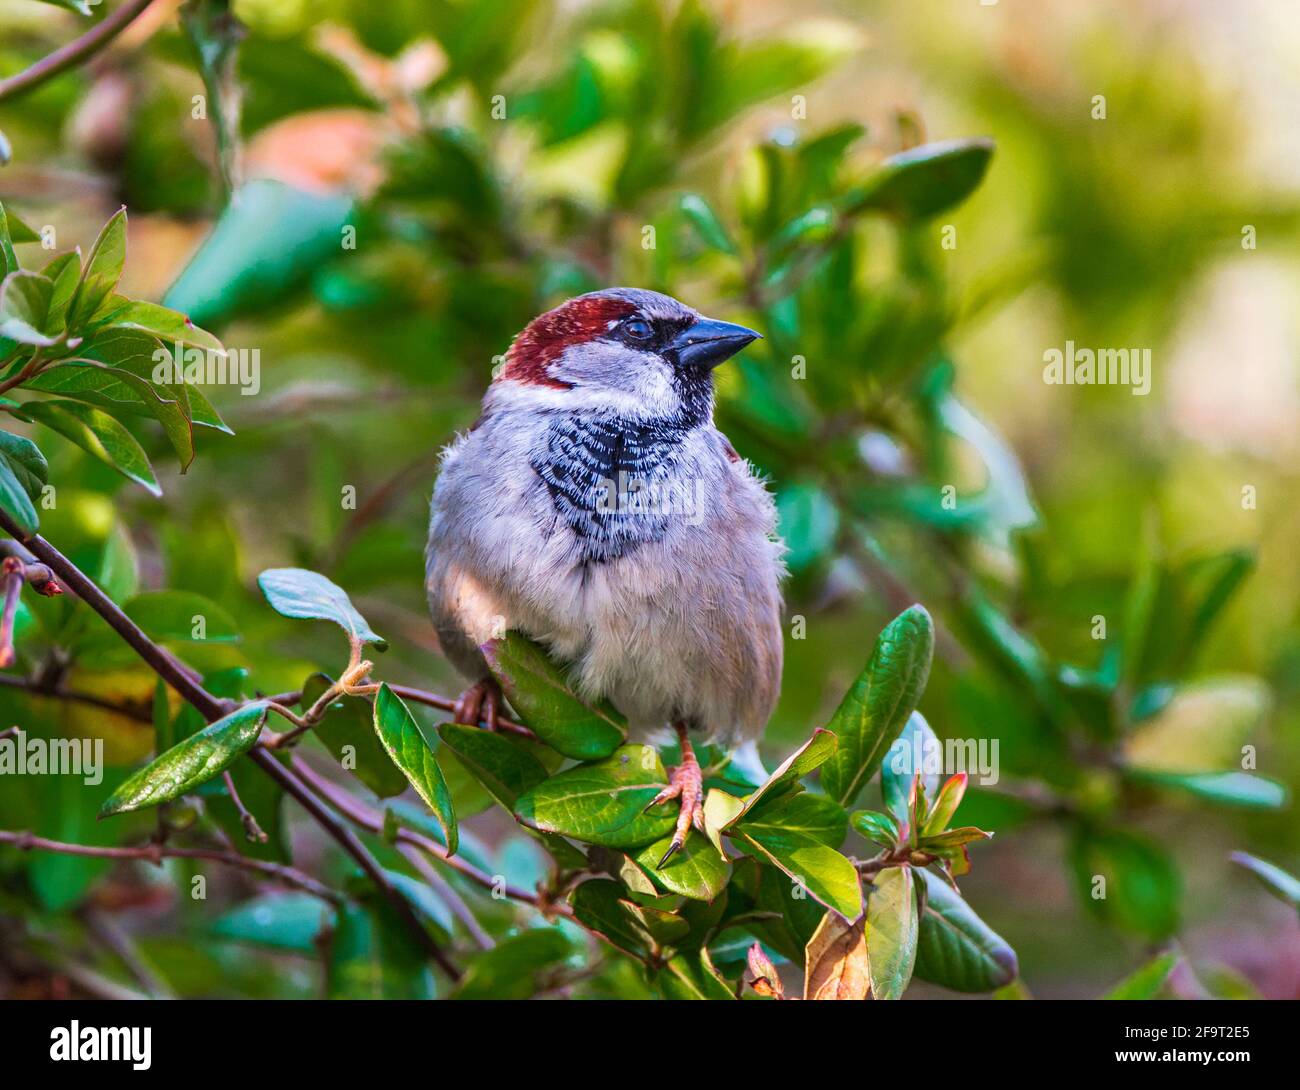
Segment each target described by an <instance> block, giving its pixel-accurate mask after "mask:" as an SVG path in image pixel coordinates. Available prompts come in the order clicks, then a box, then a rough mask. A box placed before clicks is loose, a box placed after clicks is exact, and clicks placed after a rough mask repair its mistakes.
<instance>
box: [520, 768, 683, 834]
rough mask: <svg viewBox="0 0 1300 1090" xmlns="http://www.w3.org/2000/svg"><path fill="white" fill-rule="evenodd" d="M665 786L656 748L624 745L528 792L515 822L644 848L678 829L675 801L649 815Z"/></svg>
mask: <svg viewBox="0 0 1300 1090" xmlns="http://www.w3.org/2000/svg"><path fill="white" fill-rule="evenodd" d="M666 786H668V776H667V774H666V773H665V772H664V766H663V764H662V763H661V762H660V760H659V755H658V753H656V752H655V750H654V747H653V746H639V745H628V746H622V747H620V748H619V749H617V750H615V752H614V753H613V754H612V755H611V756H610V757H607V758H606V759H605V760H603V761H596V762H593V763H591V764H584V765H579V766H578V767H577V768H571V769H569V770H567V771H565V772H561V773H559V774H558V775H556V776H552V777H551V778H550V779H548V780H544V781H543V782H541V783H539V784H538V785H537V786H536V787H534V788H533V789H532V790H531V791H527V792H525V793H524V794H523V795H521V796H520V797H519V798H518V799H517V800H516V802H515V817H516V818H517V819H518V820H519V821H520V822H522V823H523V824H524V825H527V826H528V827H529V828H530V829H536V830H537V831H538V832H542V833H557V834H559V835H560V836H568V837H572V838H573V839H574V840H581V841H585V842H586V843H589V844H603V845H605V846H607V847H612V848H639V847H642V846H644V845H646V844H651V843H653V842H654V841H656V840H658V839H660V838H661V837H663V836H664V835H665V834H667V833H668V832H670V831H671V830H672V829H673V827H674V825H675V824H676V819H677V805H676V803H674V802H672V801H669V802H666V803H661V804H660V805H659V806H656V807H654V808H653V809H652V810H649V811H646V806H647V805H649V803H650V800H651V799H653V798H654V797H655V796H656V795H657V794H659V792H660V791H661V790H663V789H664V788H665V787H666Z"/></svg>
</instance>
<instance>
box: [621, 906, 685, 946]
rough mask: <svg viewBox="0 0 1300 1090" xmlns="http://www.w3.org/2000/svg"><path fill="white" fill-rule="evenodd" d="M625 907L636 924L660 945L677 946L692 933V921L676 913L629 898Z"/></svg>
mask: <svg viewBox="0 0 1300 1090" xmlns="http://www.w3.org/2000/svg"><path fill="white" fill-rule="evenodd" d="M623 907H624V908H625V909H626V910H627V913H628V915H629V916H631V917H632V919H634V920H635V921H636V926H637V927H638V928H639V929H640V930H641V931H643V932H644V933H645V934H646V935H647V936H648V937H649V938H650V939H651V941H653V942H655V943H657V944H658V945H659V946H675V945H677V943H679V942H681V941H682V940H683V939H684V938H686V936H687V935H688V934H690V930H691V925H690V923H689V922H688V921H687V920H686V919H684V918H683V917H681V916H678V915H676V914H675V913H672V912H666V911H664V910H663V909H662V908H655V907H654V906H652V905H641V904H637V903H636V902H635V901H629V900H624V901H623Z"/></svg>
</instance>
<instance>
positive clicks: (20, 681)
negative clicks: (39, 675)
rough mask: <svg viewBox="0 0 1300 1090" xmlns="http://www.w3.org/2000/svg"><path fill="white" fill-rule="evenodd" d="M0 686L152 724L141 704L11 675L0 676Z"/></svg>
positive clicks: (149, 716) (151, 717)
mask: <svg viewBox="0 0 1300 1090" xmlns="http://www.w3.org/2000/svg"><path fill="white" fill-rule="evenodd" d="M0 685H4V686H8V687H9V688H11V689H22V690H23V691H24V692H26V693H28V694H30V695H31V696H40V697H45V698H46V699H47V700H66V701H68V702H69V703H72V704H86V705H88V706H90V707H92V708H100V709H102V710H103V711H107V712H113V713H115V714H117V715H121V716H125V717H126V718H127V719H131V720H134V721H135V722H137V723H148V724H152V723H153V716H152V715H151V714H150V712H149V709H148V708H147V707H145V706H144V705H143V704H130V703H126V702H121V703H119V702H118V701H115V700H109V699H108V698H107V697H103V696H97V695H96V694H94V693H86V692H81V691H79V690H75V689H64V688H61V687H58V686H56V687H54V688H50V687H49V686H48V685H43V684H42V683H41V682H40V681H39V680H36V679H33V678H28V677H16V676H15V675H13V674H0Z"/></svg>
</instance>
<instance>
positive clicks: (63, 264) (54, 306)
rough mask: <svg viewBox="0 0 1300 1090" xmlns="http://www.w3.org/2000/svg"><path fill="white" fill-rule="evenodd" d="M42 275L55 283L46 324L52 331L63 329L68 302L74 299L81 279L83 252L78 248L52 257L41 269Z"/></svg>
mask: <svg viewBox="0 0 1300 1090" xmlns="http://www.w3.org/2000/svg"><path fill="white" fill-rule="evenodd" d="M41 275H42V276H44V277H46V278H47V279H48V280H49V281H50V283H51V284H53V285H54V289H53V291H52V292H51V294H50V309H49V313H48V314H47V316H46V324H47V325H48V326H49V329H50V332H55V331H62V329H63V328H64V322H65V321H66V319H67V311H68V304H69V303H70V302H71V301H72V293H73V292H74V291H75V290H76V287H77V283H78V281H79V280H80V279H81V254H80V253H78V252H77V251H76V250H70V251H69V252H68V253H66V254H59V255H58V256H57V257H53V258H51V259H50V260H49V261H48V262H47V263H46V265H45V267H44V268H43V269H41Z"/></svg>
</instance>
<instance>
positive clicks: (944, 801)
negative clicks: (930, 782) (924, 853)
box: [921, 772, 967, 837]
mask: <svg viewBox="0 0 1300 1090" xmlns="http://www.w3.org/2000/svg"><path fill="white" fill-rule="evenodd" d="M966 782H967V776H966V773H965V772H958V773H957V774H956V775H955V776H952V777H950V778H949V779H948V781H947V782H946V783H945V784H944V785H943V787H942V788H941V789H940V791H939V794H938V795H936V796H935V799H934V802H933V803H931V804H930V813H929V815H928V816H927V817H926V819H925V828H923V829H922V830H921V836H922V837H927V836H937V835H938V834H939V833H942V832H943V831H944V830H945V829H947V828H948V822H950V821H951V820H952V816H953V814H955V813H956V812H957V807H958V806H960V805H961V800H962V798H963V797H964V796H965V794H966Z"/></svg>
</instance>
